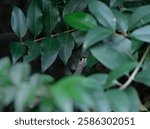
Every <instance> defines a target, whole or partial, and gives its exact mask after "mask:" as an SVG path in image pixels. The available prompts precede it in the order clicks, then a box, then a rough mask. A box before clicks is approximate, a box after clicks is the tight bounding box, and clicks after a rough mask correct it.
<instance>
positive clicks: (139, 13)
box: [129, 5, 150, 29]
mask: <svg viewBox="0 0 150 129" xmlns="http://www.w3.org/2000/svg"><path fill="white" fill-rule="evenodd" d="M149 15H150V5H146V6H142V7H139V8H137V9H136V10H135V11H134V13H133V14H132V16H131V19H130V27H129V28H130V29H133V28H135V27H138V26H139V24H140V25H144V24H146V23H147V22H150V18H149V17H148V16H149ZM147 18H148V20H147Z"/></svg>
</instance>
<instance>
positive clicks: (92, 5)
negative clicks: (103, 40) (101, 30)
mask: <svg viewBox="0 0 150 129" xmlns="http://www.w3.org/2000/svg"><path fill="white" fill-rule="evenodd" d="M88 7H89V10H90V12H91V13H92V14H93V15H94V16H95V17H96V19H97V20H98V22H99V23H100V24H102V25H103V26H105V27H107V28H109V29H111V30H113V31H114V30H115V29H116V18H115V16H114V14H113V13H112V11H111V10H110V8H109V7H108V6H107V5H105V4H104V3H102V2H100V1H98V0H88Z"/></svg>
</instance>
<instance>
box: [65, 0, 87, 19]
mask: <svg viewBox="0 0 150 129" xmlns="http://www.w3.org/2000/svg"><path fill="white" fill-rule="evenodd" d="M86 6H87V0H70V1H69V2H68V3H67V5H66V6H65V8H64V10H63V16H64V15H66V14H68V13H73V12H80V11H83V10H84V9H85V8H86Z"/></svg>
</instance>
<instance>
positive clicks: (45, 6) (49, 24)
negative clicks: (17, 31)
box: [42, 0, 59, 32]
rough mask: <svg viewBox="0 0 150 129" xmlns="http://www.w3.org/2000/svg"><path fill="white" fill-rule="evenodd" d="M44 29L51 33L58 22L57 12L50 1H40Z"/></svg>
mask: <svg viewBox="0 0 150 129" xmlns="http://www.w3.org/2000/svg"><path fill="white" fill-rule="evenodd" d="M42 10H43V17H44V24H45V27H46V28H47V29H48V32H51V31H52V30H53V29H54V28H55V26H56V24H57V23H58V21H59V11H58V9H57V8H56V7H55V6H54V5H53V4H52V2H51V1H50V0H42Z"/></svg>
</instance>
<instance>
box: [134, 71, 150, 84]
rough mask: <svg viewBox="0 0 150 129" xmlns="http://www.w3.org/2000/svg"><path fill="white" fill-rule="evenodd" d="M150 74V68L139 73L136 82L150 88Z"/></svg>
mask: <svg viewBox="0 0 150 129" xmlns="http://www.w3.org/2000/svg"><path fill="white" fill-rule="evenodd" d="M149 73H150V68H147V69H145V70H143V71H141V72H139V73H138V74H137V76H136V77H135V80H136V81H137V82H140V83H143V84H145V85H146V86H149V87H150V76H149Z"/></svg>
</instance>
